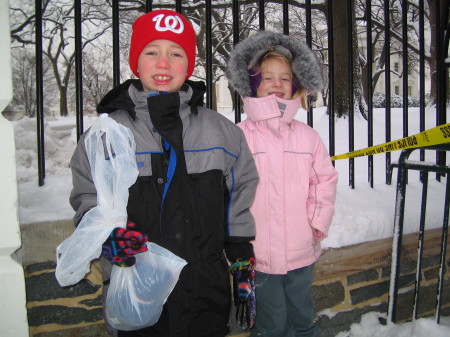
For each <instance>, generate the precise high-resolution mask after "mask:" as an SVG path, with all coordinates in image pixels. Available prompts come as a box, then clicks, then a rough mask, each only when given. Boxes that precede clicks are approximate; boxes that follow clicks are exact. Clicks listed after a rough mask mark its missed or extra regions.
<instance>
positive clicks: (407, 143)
mask: <svg viewBox="0 0 450 337" xmlns="http://www.w3.org/2000/svg"><path fill="white" fill-rule="evenodd" d="M449 142H450V123H447V124H442V125H439V126H436V127H435V128H432V129H428V130H425V131H422V132H420V133H418V134H415V135H413V136H408V137H405V138H402V139H398V140H394V141H392V142H389V143H384V144H380V145H376V146H371V147H367V148H365V149H361V150H356V151H352V152H349V153H344V154H340V155H337V156H333V157H331V160H338V159H345V158H355V157H364V156H371V155H374V154H379V153H386V152H391V151H397V150H404V149H409V148H414V147H423V146H431V145H438V144H444V143H449Z"/></svg>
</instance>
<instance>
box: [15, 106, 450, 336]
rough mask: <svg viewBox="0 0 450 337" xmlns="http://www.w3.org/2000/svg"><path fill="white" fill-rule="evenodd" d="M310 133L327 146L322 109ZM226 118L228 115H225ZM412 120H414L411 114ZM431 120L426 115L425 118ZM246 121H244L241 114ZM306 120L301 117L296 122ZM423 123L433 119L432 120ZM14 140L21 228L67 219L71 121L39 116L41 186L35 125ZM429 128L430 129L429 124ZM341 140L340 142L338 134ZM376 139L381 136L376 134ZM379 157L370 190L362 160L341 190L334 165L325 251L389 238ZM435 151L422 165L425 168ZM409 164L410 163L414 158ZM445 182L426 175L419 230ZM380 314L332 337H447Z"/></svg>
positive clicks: (388, 197) (436, 218)
mask: <svg viewBox="0 0 450 337" xmlns="http://www.w3.org/2000/svg"><path fill="white" fill-rule="evenodd" d="M396 110H397V109H393V115H398V116H401V109H398V110H399V111H396ZM314 114H315V117H314V129H316V130H317V131H318V132H319V133H320V135H321V136H322V138H323V141H324V143H325V144H326V145H328V138H327V137H328V116H327V115H326V114H325V110H324V109H323V108H318V109H315V111H314ZM383 114H384V110H382V109H380V110H375V111H374V115H375V116H374V117H376V118H374V121H376V123H375V122H374V133H373V134H374V143H373V144H374V145H377V144H382V143H385V141H384V139H383V138H382V137H383V135H384V117H383ZM225 115H226V116H227V117H228V118H230V119H231V120H233V119H234V114H233V113H228V114H225ZM415 115H417V114H415ZM430 116H432V115H430ZM244 118H245V116H244ZM297 118H298V119H299V120H302V121H304V122H305V121H306V117H305V116H304V115H299V116H298V117H297ZM429 119H430V120H434V119H433V118H432V117H430V118H429ZM94 120H95V117H90V118H89V117H86V118H85V119H84V127H85V129H86V128H88V127H89V126H90V125H92V123H93V121H94ZM411 120H412V118H410V126H409V127H410V130H409V134H415V133H419V132H420V130H419V127H418V122H414V121H411ZM13 124H14V129H15V139H16V149H17V150H16V162H17V180H18V191H19V221H20V223H21V224H26V223H32V222H43V221H51V220H61V219H71V218H72V216H73V215H74V211H73V210H72V208H71V207H70V204H69V201H68V198H69V194H70V190H71V184H72V181H71V175H70V168H69V164H70V157H71V155H72V153H73V150H74V148H75V145H76V129H75V118H74V117H66V118H46V121H45V157H46V161H45V184H44V185H43V186H41V187H39V186H38V173H37V172H38V171H37V155H36V120H35V119H30V118H23V119H22V120H19V121H15V122H13ZM428 127H432V125H429V126H428ZM335 129H336V135H337V136H336V154H341V153H346V152H348V145H347V144H348V136H347V134H348V120H346V119H339V120H338V121H337V122H336V127H335ZM401 133H402V126H401V120H399V121H396V120H393V122H392V136H391V139H392V140H396V139H400V138H402V134H401ZM342 135H345V136H342ZM378 135H381V136H378ZM366 137H367V121H365V120H363V119H362V118H360V117H357V118H355V149H360V148H365V147H367V140H366ZM399 154H400V151H396V152H393V153H392V161H396V160H397V159H398V155H399ZM384 156H385V155H384V154H383V155H378V156H374V172H375V173H374V182H375V183H374V187H373V188H371V187H370V186H369V183H368V182H367V181H368V179H367V171H368V170H367V157H361V158H355V182H356V187H355V189H351V188H350V187H349V186H348V185H349V184H348V161H347V160H338V161H336V168H337V170H338V171H339V175H340V176H339V184H338V191H337V200H336V205H335V214H334V217H333V220H332V223H331V226H330V231H329V236H328V238H326V239H325V240H324V241H323V244H322V246H323V247H324V248H339V247H344V246H348V245H353V244H358V243H362V242H366V241H369V240H371V241H372V240H378V239H383V238H388V237H391V236H392V231H393V222H394V206H395V193H396V191H395V188H396V186H395V182H396V174H397V170H394V174H393V184H392V185H386V184H385V173H384V170H385V169H384V165H385V164H384ZM434 157H435V152H434V151H430V155H429V156H428V157H426V158H425V159H426V160H427V161H430V162H432V161H433V160H434ZM410 158H411V159H413V160H415V159H417V155H416V154H413V155H412V156H411V157H410ZM444 183H445V179H443V182H438V181H436V180H435V179H434V175H430V182H429V190H428V199H429V200H428V202H427V219H426V224H427V227H426V229H433V228H439V227H441V226H442V223H443V209H444V195H445V184H444ZM421 186H422V185H421V183H420V182H419V180H418V175H417V174H414V173H413V174H410V176H409V184H408V187H407V192H406V205H407V206H406V210H407V211H406V212H405V226H406V227H405V228H404V233H405V234H407V233H412V232H417V231H418V228H419V214H420V213H419V212H420V200H421V191H422V187H421ZM382 315H383V314H380V313H369V314H366V315H365V316H364V317H363V319H362V321H361V323H359V324H354V325H353V326H352V327H351V330H350V331H348V332H346V333H341V334H339V335H338V336H337V337H345V336H353V337H378V336H380V337H381V336H383V337H389V336H395V337H403V336H405V337H406V336H408V337H422V336H423V337H425V336H426V337H428V336H433V337H440V336H450V322H446V323H445V325H447V326H445V325H443V324H441V325H437V324H436V323H435V322H434V321H433V320H432V319H419V320H417V321H415V322H412V323H407V324H402V325H389V324H388V325H380V323H379V320H378V317H379V316H382Z"/></svg>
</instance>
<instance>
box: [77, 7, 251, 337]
mask: <svg viewBox="0 0 450 337" xmlns="http://www.w3.org/2000/svg"><path fill="white" fill-rule="evenodd" d="M195 56H196V37H195V31H194V29H193V27H192V25H191V24H190V22H189V21H188V20H187V19H186V18H185V17H183V16H182V15H180V14H178V13H176V12H173V11H169V10H158V11H153V12H150V13H147V14H146V15H143V16H141V17H139V18H138V19H137V20H136V21H135V23H134V24H133V32H132V36H131V43H130V55H129V63H130V67H131V70H132V71H133V73H134V74H135V75H136V76H137V77H138V78H139V79H131V80H127V81H126V82H124V83H122V84H121V85H119V86H118V87H117V88H114V89H113V90H111V91H110V92H109V93H108V94H107V95H106V96H105V97H104V98H103V100H102V101H101V102H100V104H99V105H98V107H97V111H98V112H99V113H108V114H109V116H110V117H111V118H113V119H114V120H116V121H117V122H118V123H121V124H123V125H124V126H126V127H128V128H129V129H130V130H131V131H132V133H133V135H134V138H135V141H136V161H137V166H138V169H139V176H138V178H137V180H136V182H135V184H134V185H132V186H131V187H130V189H129V200H128V205H127V212H128V222H129V224H131V228H130V226H127V229H120V231H118V229H115V230H114V231H113V232H112V233H111V239H112V240H107V242H105V244H104V247H105V249H104V254H103V258H102V265H103V267H104V268H103V274H104V280H105V282H106V283H105V284H107V283H108V280H109V274H110V269H111V263H116V264H119V265H121V266H124V267H126V266H129V265H132V264H133V263H134V254H136V253H139V252H140V251H144V250H145V246H144V241H145V240H143V238H144V237H145V236H147V237H148V240H149V241H152V242H155V243H156V244H158V245H160V246H162V247H164V248H166V249H169V250H170V251H171V252H173V253H174V254H176V255H178V256H179V257H181V258H183V259H185V260H186V261H187V263H188V264H187V266H185V267H184V269H183V270H182V272H181V275H180V278H179V281H178V283H177V285H176V287H175V289H174V290H173V291H172V293H171V295H170V296H169V298H168V301H167V302H166V304H165V305H164V307H163V311H162V314H161V317H160V319H159V321H158V322H157V323H156V324H155V325H153V326H151V327H148V328H144V329H141V330H139V331H129V332H126V331H118V336H152V337H154V336H186V337H201V336H205V337H214V336H217V337H223V336H225V335H226V334H227V333H228V331H229V327H228V318H229V312H230V302H231V300H230V299H231V289H230V282H229V273H228V270H229V267H228V262H227V259H228V261H230V262H231V263H234V262H236V261H238V260H239V262H242V261H244V262H245V261H250V260H251V259H252V258H253V255H254V254H253V246H252V244H251V243H250V241H251V240H253V239H254V237H255V228H254V221H253V217H252V216H251V214H250V212H249V207H250V205H251V204H252V202H253V196H254V192H255V190H256V185H257V181H258V177H257V171H256V167H255V164H254V161H253V158H252V155H251V154H250V151H249V149H248V146H247V143H246V141H245V138H244V135H243V133H242V131H241V130H240V129H239V128H238V127H237V126H235V125H234V124H233V123H232V122H230V121H229V120H227V119H226V118H224V117H223V116H221V115H219V114H218V113H216V112H214V111H211V110H209V109H206V108H205V107H203V106H202V104H203V95H204V93H205V86H204V84H203V83H202V82H193V81H188V80H187V79H188V78H189V77H190V76H191V75H192V72H193V70H194V65H195ZM88 132H89V131H88ZM83 139H84V138H83V137H82V138H81V141H80V142H79V143H78V146H77V148H76V150H75V153H74V155H73V157H72V162H71V165H72V174H73V190H72V193H71V196H70V202H71V205H72V207H73V208H74V209H75V211H76V214H75V217H74V221H75V223H76V224H78V223H79V221H80V219H81V218H82V216H83V214H84V213H85V212H86V211H88V210H89V209H90V208H92V207H94V206H95V205H96V191H95V186H94V183H93V181H92V176H91V173H90V168H89V163H88V161H87V157H86V149H85V147H84V141H83ZM128 229H132V230H130V231H128ZM123 237H126V238H130V237H132V238H136V240H135V242H138V244H137V245H136V244H135V245H134V246H131V245H130V246H127V244H126V243H127V241H126V240H124V241H122V243H123V246H121V247H120V248H121V249H119V250H118V251H117V250H114V249H111V241H114V242H117V240H118V239H121V238H123ZM225 254H226V257H225ZM240 265H242V263H241V264H240ZM243 265H249V264H245V263H244V264H243ZM239 275H242V276H241V277H240V278H239V279H238V280H237V282H238V284H239V285H241V286H242V285H244V286H246V285H247V286H249V287H247V289H250V290H251V280H250V279H249V275H250V276H251V273H245V272H244V273H239ZM105 290H106V289H105ZM243 295H246V294H245V293H244V294H243ZM242 299H243V301H244V302H246V301H247V302H248V301H249V297H248V296H243V297H242ZM252 299H253V298H252ZM247 302H246V303H247ZM253 304H254V303H253Z"/></svg>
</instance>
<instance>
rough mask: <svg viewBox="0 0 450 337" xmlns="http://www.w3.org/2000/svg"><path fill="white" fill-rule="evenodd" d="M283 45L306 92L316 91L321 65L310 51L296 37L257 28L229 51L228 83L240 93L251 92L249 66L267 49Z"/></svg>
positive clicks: (248, 94) (246, 93) (318, 87)
mask: <svg viewBox="0 0 450 337" xmlns="http://www.w3.org/2000/svg"><path fill="white" fill-rule="evenodd" d="M277 46H282V47H284V48H286V49H288V50H289V52H290V53H291V54H292V71H293V73H294V75H295V77H296V78H297V79H298V81H299V82H300V85H301V87H302V88H304V89H305V90H306V91H307V93H308V94H311V93H315V92H318V91H320V90H321V89H322V87H323V77H322V69H321V67H320V64H319V62H318V60H317V58H316V56H315V55H314V53H313V51H312V50H311V49H310V48H309V47H308V46H307V45H306V44H304V43H303V42H301V41H300V40H298V39H296V38H295V37H292V36H288V35H283V34H279V33H274V32H270V31H259V32H258V33H256V34H254V35H251V36H249V37H247V38H246V39H244V40H242V41H241V42H239V43H238V44H237V45H236V46H235V48H234V50H233V51H232V52H231V54H230V59H229V60H228V64H227V70H226V76H227V78H228V81H229V83H230V84H231V86H232V87H233V88H234V90H236V91H237V92H238V93H239V94H240V95H241V96H242V97H250V96H251V88H250V79H249V73H248V69H249V68H250V67H251V65H252V63H253V62H254V61H255V55H257V56H258V57H261V56H262V55H263V54H264V53H265V52H266V51H269V50H271V49H276V47H277Z"/></svg>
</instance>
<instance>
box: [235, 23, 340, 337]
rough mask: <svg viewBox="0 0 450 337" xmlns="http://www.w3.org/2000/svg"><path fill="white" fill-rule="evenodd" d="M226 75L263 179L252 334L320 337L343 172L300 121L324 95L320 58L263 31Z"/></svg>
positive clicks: (241, 47) (257, 209) (241, 48)
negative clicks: (320, 269)
mask: <svg viewBox="0 0 450 337" xmlns="http://www.w3.org/2000/svg"><path fill="white" fill-rule="evenodd" d="M227 77H228V80H229V81H230V83H231V84H232V86H233V87H234V89H235V90H236V91H237V92H239V94H240V95H241V96H242V98H243V102H244V111H245V112H246V114H247V116H248V119H247V120H245V121H244V122H242V123H240V124H238V126H239V127H240V128H241V129H242V130H243V131H244V134H245V137H246V139H247V142H248V144H249V147H250V151H251V152H252V153H253V157H254V159H255V162H256V167H257V169H258V174H259V177H260V181H259V184H258V187H257V191H256V198H255V201H254V203H253V205H252V207H251V212H252V214H253V216H254V218H255V222H256V239H255V241H254V242H253V246H254V251H255V258H256V265H255V270H256V277H255V280H256V281H255V293H256V324H255V327H254V328H253V330H252V333H251V336H274V337H275V336H276V337H280V336H283V337H291V336H311V337H313V336H318V335H319V328H318V327H317V326H315V325H314V321H313V320H314V309H313V303H312V301H311V298H310V288H311V283H312V273H313V266H314V262H315V261H316V260H317V258H318V257H319V255H320V253H321V250H320V241H321V240H322V239H324V238H325V237H326V236H327V232H328V227H329V225H330V222H331V218H332V215H333V205H334V201H335V195H336V183H337V172H336V170H335V169H334V167H333V165H332V163H331V160H330V157H329V155H328V153H327V150H326V148H325V146H324V144H323V142H322V140H321V139H320V137H319V135H318V134H317V133H316V132H315V131H314V130H313V129H312V128H311V127H309V126H308V125H305V124H304V123H301V122H299V121H297V120H294V119H293V118H294V116H295V115H296V113H297V111H298V110H299V109H300V108H303V109H305V108H306V94H307V93H313V92H317V91H319V90H320V88H321V87H322V76H321V70H320V66H319V64H318V62H317V60H316V58H315V56H314V54H313V52H312V51H311V50H310V49H309V48H308V47H307V46H306V45H304V44H303V43H301V42H300V41H298V40H297V39H295V38H293V37H289V36H286V35H282V34H276V33H273V32H267V31H263V32H259V33H258V34H256V35H253V36H250V37H248V38H247V39H245V40H243V41H242V42H241V43H239V44H237V45H236V48H235V50H234V51H233V52H232V54H231V57H230V60H229V63H228V69H227Z"/></svg>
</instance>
